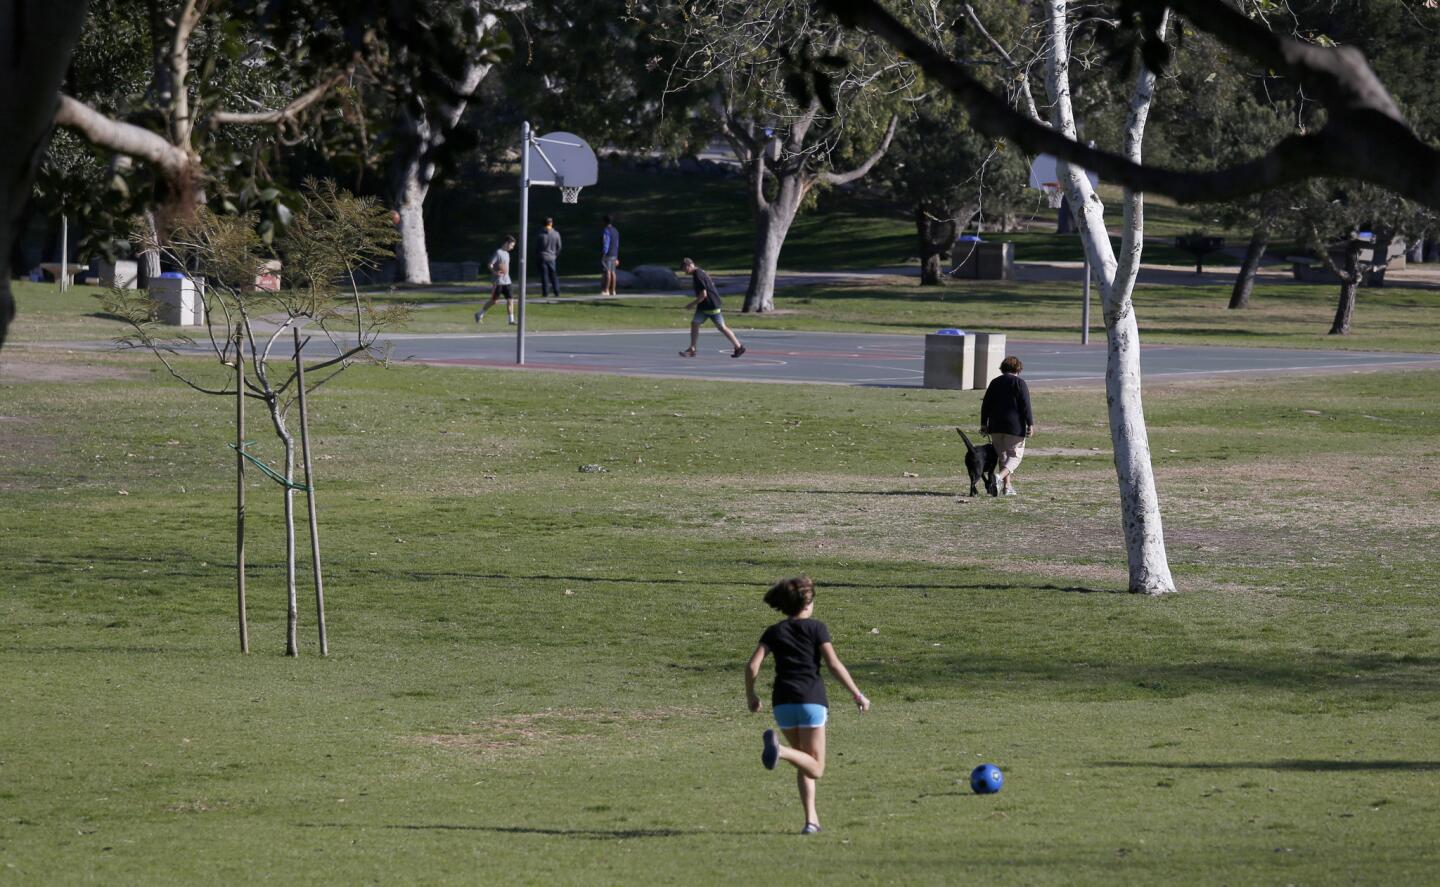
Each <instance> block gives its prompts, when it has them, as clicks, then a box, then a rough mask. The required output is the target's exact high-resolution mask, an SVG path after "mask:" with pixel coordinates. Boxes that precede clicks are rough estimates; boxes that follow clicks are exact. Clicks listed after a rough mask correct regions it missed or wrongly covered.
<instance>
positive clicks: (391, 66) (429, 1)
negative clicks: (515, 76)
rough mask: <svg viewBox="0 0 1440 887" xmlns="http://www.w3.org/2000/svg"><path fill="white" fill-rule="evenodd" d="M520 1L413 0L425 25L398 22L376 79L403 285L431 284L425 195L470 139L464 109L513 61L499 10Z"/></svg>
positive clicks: (390, 32) (509, 8)
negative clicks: (384, 115) (385, 123)
mask: <svg viewBox="0 0 1440 887" xmlns="http://www.w3.org/2000/svg"><path fill="white" fill-rule="evenodd" d="M525 6H526V4H525V3H523V2H519V0H512V2H508V3H503V4H501V3H489V2H482V0H415V2H414V4H413V6H412V8H411V10H410V13H409V14H411V15H416V17H417V18H419V19H421V20H423V21H425V22H427V23H428V27H424V28H412V27H404V26H403V23H402V22H393V23H391V25H392V26H391V27H389V28H386V29H385V31H384V33H385V34H387V35H388V37H389V42H388V43H387V44H386V46H385V47H384V49H385V51H384V52H383V53H382V54H381V57H380V58H379V59H377V61H376V63H375V64H374V66H373V68H374V70H375V76H374V77H373V78H371V82H372V83H373V84H374V88H375V89H376V90H378V91H379V92H381V93H383V94H385V95H386V96H387V97H388V102H387V103H386V105H387V106H388V107H389V108H391V109H392V110H391V111H390V127H389V129H388V130H387V131H386V140H387V141H388V142H389V145H388V147H389V150H390V155H391V161H390V186H389V190H390V197H391V202H392V204H393V205H394V206H395V209H396V211H397V212H398V213H399V214H400V242H399V245H398V248H397V250H396V259H397V261H398V263H399V266H400V275H401V278H402V279H403V280H404V281H405V282H406V283H417V284H425V283H430V256H429V251H428V249H427V248H426V241H425V198H426V196H428V194H429V193H430V187H431V185H432V184H434V182H435V180H436V177H437V175H438V174H439V173H440V171H441V170H442V167H443V166H444V165H445V164H446V163H447V162H448V161H449V160H450V159H451V158H452V157H453V156H454V155H455V153H456V152H457V151H461V150H464V149H465V148H467V147H469V146H470V144H471V143H472V141H473V139H471V138H470V137H469V136H470V133H469V132H468V131H467V130H466V129H465V128H463V127H462V126H461V123H462V121H463V120H464V117H465V111H466V109H467V108H468V107H469V105H470V103H471V102H472V101H474V100H475V98H476V96H477V93H478V92H479V89H480V86H481V83H482V82H483V81H484V80H485V78H486V76H487V75H488V74H489V73H490V71H491V69H492V68H494V67H495V65H496V63H498V62H500V61H502V60H503V59H505V58H508V57H509V56H510V43H511V41H510V36H509V34H508V32H507V30H506V29H505V28H504V27H503V26H502V22H501V19H500V15H499V13H501V12H503V11H518V10H523V9H524V8H525Z"/></svg>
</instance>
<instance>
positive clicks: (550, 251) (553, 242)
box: [540, 228, 560, 259]
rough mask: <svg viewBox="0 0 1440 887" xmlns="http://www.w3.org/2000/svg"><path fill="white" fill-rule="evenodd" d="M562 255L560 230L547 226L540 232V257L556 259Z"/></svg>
mask: <svg viewBox="0 0 1440 887" xmlns="http://www.w3.org/2000/svg"><path fill="white" fill-rule="evenodd" d="M559 255H560V232H559V231H556V230H555V229H554V228H546V229H544V230H542V231H541V232H540V258H542V259H554V258H556V257H558V256H559Z"/></svg>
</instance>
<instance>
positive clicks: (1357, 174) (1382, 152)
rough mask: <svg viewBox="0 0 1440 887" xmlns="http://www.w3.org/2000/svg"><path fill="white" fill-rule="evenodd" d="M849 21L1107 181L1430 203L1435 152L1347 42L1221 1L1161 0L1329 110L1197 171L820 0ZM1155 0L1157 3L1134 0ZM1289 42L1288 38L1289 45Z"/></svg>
mask: <svg viewBox="0 0 1440 887" xmlns="http://www.w3.org/2000/svg"><path fill="white" fill-rule="evenodd" d="M820 2H821V3H822V4H823V5H824V6H826V7H827V8H829V9H830V10H831V11H833V12H834V13H835V14H836V15H838V16H839V17H840V18H841V20H842V21H844V22H845V23H846V24H848V25H851V26H857V27H864V28H865V29H866V30H868V31H871V32H872V33H875V34H876V35H878V36H880V37H881V38H883V39H884V40H885V41H886V42H888V43H890V44H891V45H892V46H894V47H895V48H896V49H897V50H899V51H900V52H902V53H904V54H905V55H907V56H909V57H910V58H912V59H914V60H915V61H916V63H918V64H919V65H920V66H921V68H923V69H924V71H925V72H926V74H928V75H929V76H930V77H931V78H932V79H934V80H936V81H937V82H939V83H941V84H942V85H944V86H945V88H947V89H948V90H950V92H951V93H952V94H954V95H955V96H956V97H957V98H958V99H960V101H961V102H962V103H963V104H964V105H965V108H966V110H967V111H968V112H969V115H970V121H971V125H972V126H974V127H975V128H976V129H978V130H980V131H981V132H983V133H985V134H986V135H989V136H991V137H993V138H1003V139H1006V140H1008V141H1010V142H1011V143H1013V144H1015V145H1017V146H1018V147H1020V148H1022V149H1023V150H1025V151H1027V152H1029V153H1032V154H1042V153H1043V154H1053V155H1054V156H1056V157H1057V158H1059V159H1061V160H1065V161H1068V162H1070V163H1074V164H1076V165H1078V166H1081V167H1084V168H1085V169H1087V170H1090V171H1092V172H1095V173H1097V174H1099V175H1101V176H1104V177H1105V178H1107V179H1110V180H1112V181H1116V182H1120V183H1122V184H1124V185H1127V186H1129V187H1132V188H1135V189H1137V190H1141V191H1154V192H1156V193H1159V194H1166V195H1169V196H1171V197H1174V198H1175V199H1176V200H1179V201H1181V202H1183V203H1198V202H1207V201H1208V202H1224V201H1227V200H1232V199H1234V198H1237V197H1243V196H1246V195H1249V194H1255V193H1257V192H1260V191H1265V190H1269V189H1271V188H1275V187H1279V186H1281V185H1288V184H1292V183H1295V182H1301V181H1305V180H1307V179H1311V178H1320V177H1337V178H1350V179H1360V180H1362V181H1367V182H1370V183H1372V184H1376V185H1380V186H1382V187H1385V188H1388V189H1390V190H1392V191H1395V192H1396V193H1398V194H1401V195H1404V196H1406V197H1409V198H1411V199H1413V200H1415V201H1417V202H1419V203H1423V204H1425V205H1426V206H1429V207H1431V208H1432V209H1440V151H1436V150H1435V149H1433V148H1431V147H1430V146H1428V145H1426V144H1425V143H1424V142H1422V141H1421V140H1420V139H1419V138H1417V137H1416V135H1415V133H1414V132H1412V131H1411V130H1410V128H1409V126H1407V125H1406V124H1405V122H1404V121H1403V119H1401V118H1400V116H1399V113H1398V111H1397V109H1396V107H1395V104H1394V102H1393V101H1391V100H1390V98H1389V95H1388V94H1387V93H1385V92H1384V89H1383V87H1382V86H1380V84H1379V81H1378V79H1376V78H1375V76H1374V73H1373V72H1371V71H1370V69H1369V68H1368V66H1366V65H1365V62H1364V58H1363V56H1361V55H1360V54H1359V53H1358V52H1356V51H1355V50H1353V49H1351V50H1348V51H1346V52H1343V53H1342V52H1340V51H1339V50H1335V49H1329V48H1323V47H1310V46H1308V45H1307V44H1301V43H1299V42H1298V41H1292V40H1289V39H1288V38H1282V37H1278V36H1276V35H1274V34H1271V33H1270V32H1269V31H1266V30H1265V29H1264V28H1263V27H1262V26H1260V25H1257V24H1255V23H1253V22H1251V21H1249V20H1248V19H1245V18H1244V17H1243V16H1240V15H1239V14H1238V13H1234V12H1233V11H1230V10H1228V9H1227V8H1225V7H1224V5H1223V4H1218V3H1214V2H1210V0H1170V2H1169V3H1168V5H1169V6H1171V7H1172V8H1174V9H1176V10H1179V11H1183V12H1185V13H1186V14H1187V16H1189V17H1190V19H1191V22H1192V24H1194V25H1196V27H1199V28H1201V29H1204V30H1208V31H1210V33H1212V34H1213V35H1214V36H1215V37H1216V38H1217V39H1219V40H1220V41H1221V42H1223V43H1225V44H1226V45H1229V46H1234V47H1236V48H1237V49H1240V50H1242V51H1244V52H1246V53H1247V54H1249V55H1251V56H1252V57H1253V58H1256V59H1257V60H1260V61H1262V62H1265V63H1266V64H1271V65H1274V64H1277V63H1278V64H1279V65H1280V66H1282V67H1284V68H1286V69H1287V70H1291V71H1292V73H1295V74H1296V76H1297V77H1298V78H1299V79H1302V81H1304V82H1307V83H1309V84H1311V86H1310V89H1311V90H1312V94H1315V95H1318V96H1320V97H1321V99H1322V101H1325V102H1326V103H1327V107H1328V109H1329V110H1330V119H1329V122H1328V123H1327V124H1326V126H1325V127H1324V129H1322V130H1320V131H1318V132H1314V133H1309V134H1306V135H1292V136H1288V137H1286V138H1285V139H1282V140H1281V141H1280V142H1279V143H1277V144H1276V145H1275V146H1274V147H1273V148H1271V149H1270V151H1269V152H1267V153H1266V154H1264V155H1263V156H1261V157H1258V158H1256V159H1254V160H1250V161H1248V162H1245V163H1240V164H1237V165H1235V166H1231V167H1226V168H1223V169H1216V170H1210V171H1205V172H1190V171H1185V170H1172V169H1161V168H1157V167H1150V166H1143V165H1141V164H1138V163H1133V162H1131V161H1129V160H1126V159H1125V158H1124V157H1121V156H1119V155H1116V154H1111V153H1109V152H1106V151H1100V150H1096V149H1093V148H1087V147H1085V146H1084V145H1081V144H1079V143H1078V142H1075V141H1073V140H1071V139H1068V138H1066V137H1065V136H1063V135H1061V134H1060V133H1057V132H1055V131H1053V130H1051V129H1050V128H1048V127H1046V126H1044V125H1043V124H1040V123H1036V122H1033V121H1031V120H1029V119H1027V118H1026V117H1025V115H1024V114H1023V113H1021V112H1018V111H1016V110H1014V109H1012V108H1011V107H1010V106H1009V104H1008V103H1007V102H1005V101H1004V100H1002V99H1001V98H999V97H997V96H996V95H994V94H993V93H991V92H990V91H989V90H988V89H986V88H985V87H984V86H983V85H982V84H981V83H980V82H979V81H977V80H975V79H974V78H973V77H971V76H970V74H969V72H968V71H967V70H966V69H965V68H964V67H963V66H961V65H959V64H957V63H955V62H953V61H951V60H950V59H948V58H947V57H945V56H944V55H943V54H941V53H940V52H939V51H938V50H936V49H935V47H933V46H931V45H930V44H929V43H927V42H926V41H924V40H922V39H921V38H919V37H917V36H916V35H915V34H914V33H912V32H911V31H910V30H909V29H908V28H906V27H905V26H904V25H902V24H901V23H900V22H899V21H897V20H896V19H895V18H894V17H893V16H891V15H890V14H889V13H888V12H886V11H885V10H884V9H883V8H881V7H880V5H879V4H878V3H876V2H875V0H820ZM1140 2H1144V3H1147V4H1150V5H1156V6H1158V5H1162V4H1161V2H1160V0H1140ZM1292 44H1293V45H1292Z"/></svg>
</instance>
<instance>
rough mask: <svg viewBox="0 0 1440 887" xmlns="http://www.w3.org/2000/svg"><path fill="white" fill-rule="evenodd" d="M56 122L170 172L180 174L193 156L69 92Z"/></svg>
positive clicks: (64, 96)
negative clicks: (111, 115) (82, 100)
mask: <svg viewBox="0 0 1440 887" xmlns="http://www.w3.org/2000/svg"><path fill="white" fill-rule="evenodd" d="M55 123H56V124H58V125H60V126H64V127H68V128H70V129H73V130H75V131H76V132H78V133H79V134H80V135H82V136H84V137H85V139H86V140H87V141H89V142H90V143H91V144H94V145H100V146H102V147H105V148H109V149H110V150H112V151H115V152H117V153H119V154H125V155H128V156H130V157H138V158H140V159H141V160H145V161H147V162H149V163H153V164H155V165H156V166H158V167H160V168H161V169H163V170H165V171H166V172H167V173H170V174H171V175H179V174H180V173H182V172H184V171H185V170H186V169H187V168H188V167H189V166H190V164H191V161H192V158H191V157H190V155H189V154H188V153H186V152H185V151H184V150H182V149H180V148H177V147H175V146H174V145H172V144H170V142H169V141H167V140H166V139H165V137H164V136H162V135H160V134H159V133H156V132H151V131H150V130H148V129H145V128H143V127H140V126H136V125H135V124H133V123H125V122H123V121H120V120H115V119H114V118H111V117H107V116H106V115H104V114H102V113H100V112H99V111H97V110H95V109H94V108H92V107H90V106H89V105H87V104H85V103H84V102H80V101H77V100H76V99H73V98H71V97H70V96H68V95H61V96H60V107H59V108H58V109H57V110H56V111H55Z"/></svg>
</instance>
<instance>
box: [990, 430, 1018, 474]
mask: <svg viewBox="0 0 1440 887" xmlns="http://www.w3.org/2000/svg"><path fill="white" fill-rule="evenodd" d="M990 442H991V443H992V444H994V445H995V452H996V453H998V454H999V456H1000V465H999V467H998V468H997V469H996V471H997V473H998V472H999V471H1008V472H1010V473H1011V474H1014V473H1015V469H1017V468H1019V467H1020V460H1021V459H1024V458H1025V436H1024V435H1023V434H994V433H992V434H991V435H990Z"/></svg>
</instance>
